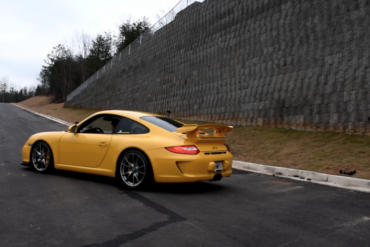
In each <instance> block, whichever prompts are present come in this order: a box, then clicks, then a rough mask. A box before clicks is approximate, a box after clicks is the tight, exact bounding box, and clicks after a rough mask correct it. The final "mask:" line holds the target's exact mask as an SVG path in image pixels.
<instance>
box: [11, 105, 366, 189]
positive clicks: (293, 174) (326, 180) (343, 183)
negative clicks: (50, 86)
mask: <svg viewBox="0 0 370 247" xmlns="http://www.w3.org/2000/svg"><path fill="white" fill-rule="evenodd" d="M12 105H14V106H16V107H18V108H21V109H23V110H25V111H28V112H31V113H33V114H35V115H38V116H41V117H44V118H47V119H50V120H52V121H54V122H57V123H60V124H64V125H66V126H71V125H72V123H69V122H66V121H63V120H61V119H58V118H54V117H50V116H48V115H45V114H41V113H38V112H35V111H32V110H29V109H27V108H25V107H22V106H19V105H15V104H12ZM232 166H233V168H235V169H239V170H245V171H249V172H254V173H261V174H266V175H272V176H276V177H281V178H289V179H294V180H299V181H305V182H311V183H316V184H322V185H328V186H333V187H338V188H343V189H349V190H356V191H361V192H368V193H370V180H367V179H360V178H349V177H342V176H336V175H329V174H325V173H319V172H312V171H305V170H296V169H291V168H286V167H278V166H268V165H261V164H256V163H250V162H244V161H239V160H233V165H232Z"/></svg>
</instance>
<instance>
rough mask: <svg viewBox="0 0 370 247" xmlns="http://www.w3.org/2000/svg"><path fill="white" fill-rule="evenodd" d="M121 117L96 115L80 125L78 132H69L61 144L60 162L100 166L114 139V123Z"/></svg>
mask: <svg viewBox="0 0 370 247" xmlns="http://www.w3.org/2000/svg"><path fill="white" fill-rule="evenodd" d="M117 119H120V117H119V116H115V115H107V114H102V115H96V116H93V117H91V118H90V119H88V120H86V121H84V122H83V123H82V124H81V125H79V126H78V129H77V132H76V133H67V134H66V135H64V136H63V137H62V138H61V140H60V144H59V160H60V164H63V165H73V166H84V167H98V166H99V165H100V164H101V163H102V161H103V159H104V157H105V155H106V153H107V151H108V148H109V145H110V142H111V139H112V123H113V122H114V121H117Z"/></svg>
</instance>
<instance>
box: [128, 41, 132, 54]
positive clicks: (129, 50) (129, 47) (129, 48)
mask: <svg viewBox="0 0 370 247" xmlns="http://www.w3.org/2000/svg"><path fill="white" fill-rule="evenodd" d="M128 54H129V55H130V54H131V44H130V45H128Z"/></svg>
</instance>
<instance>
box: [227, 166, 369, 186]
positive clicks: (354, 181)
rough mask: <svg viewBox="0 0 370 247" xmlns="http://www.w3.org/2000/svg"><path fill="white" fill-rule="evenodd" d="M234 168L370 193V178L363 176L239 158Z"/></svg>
mask: <svg viewBox="0 0 370 247" xmlns="http://www.w3.org/2000/svg"><path fill="white" fill-rule="evenodd" d="M233 168H235V169H239V170H245V171H249V172H255V173H262V174H266V175H273V176H276V177H281V178H289V179H294V180H299V181H305V182H312V183H317V184H323V185H328V186H333V187H338V188H344V189H349V190H356V191H361V192H368V193H370V180H367V179H361V178H349V177H342V176H336V175H329V174H325V173H319V172H312V171H305V170H296V169H291V168H285V167H278V166H268V165H261V164H255V163H249V162H244V161H239V160H234V161H233Z"/></svg>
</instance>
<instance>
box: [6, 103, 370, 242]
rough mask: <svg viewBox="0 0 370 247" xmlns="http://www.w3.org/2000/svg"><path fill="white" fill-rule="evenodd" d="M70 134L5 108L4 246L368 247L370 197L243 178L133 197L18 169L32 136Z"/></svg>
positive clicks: (105, 185)
mask: <svg viewBox="0 0 370 247" xmlns="http://www.w3.org/2000/svg"><path fill="white" fill-rule="evenodd" d="M77 120H78V119H76V121H77ZM66 128H67V127H66V126H63V125H60V124H57V123H55V122H52V121H51V120H48V119H45V118H42V117H39V116H36V115H33V114H31V113H28V112H26V111H24V110H21V109H19V108H17V107H15V106H12V105H9V104H0V246H6V247H8V246H97V247H98V246H99V247H103V246H104V247H108V246H109V247H111V246H171V247H173V246H369V245H370V244H369V243H370V234H369V233H370V194H367V193H362V192H354V191H349V190H344V189H339V188H333V187H326V186H322V185H317V184H311V183H306V182H300V181H294V180H287V179H275V178H274V177H271V176H264V175H258V174H254V173H248V172H242V171H237V170H235V171H234V174H233V175H232V176H231V177H230V178H225V179H223V180H221V181H219V182H200V183H192V184H157V185H154V186H153V187H152V188H151V189H150V190H147V191H140V192H132V191H127V190H125V189H122V188H121V187H119V186H118V185H117V184H116V182H115V180H114V179H113V178H106V177H100V176H93V175H85V174H78V173H72V172H62V171H56V172H54V173H52V174H46V175H44V174H39V173H37V172H35V171H34V170H32V169H30V168H27V167H24V166H21V165H20V163H21V148H22V146H23V144H24V143H25V141H26V140H27V138H28V137H29V136H30V135H32V134H34V133H37V132H41V131H52V130H65V129H66Z"/></svg>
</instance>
